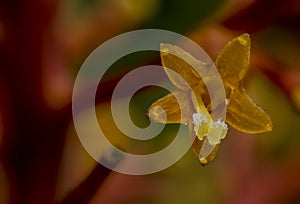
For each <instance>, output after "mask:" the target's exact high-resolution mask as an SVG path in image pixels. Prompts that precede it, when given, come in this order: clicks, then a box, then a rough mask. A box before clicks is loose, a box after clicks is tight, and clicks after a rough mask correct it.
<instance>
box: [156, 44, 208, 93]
mask: <svg viewBox="0 0 300 204" xmlns="http://www.w3.org/2000/svg"><path fill="white" fill-rule="evenodd" d="M178 56H180V58H179V57H178ZM160 57H161V62H162V65H163V67H165V71H166V73H167V75H168V77H169V79H170V81H171V82H172V83H173V84H174V85H175V86H176V87H177V88H179V89H181V90H188V89H190V87H193V86H194V85H196V84H198V83H199V81H200V80H201V79H200V76H199V75H198V73H197V72H196V71H195V70H194V68H193V67H196V66H198V67H199V66H204V65H201V62H200V61H198V60H196V59H195V58H194V57H193V56H192V55H190V54H189V53H187V52H186V51H184V50H183V49H181V48H180V47H178V46H175V45H171V44H163V43H162V44H161V45H160ZM191 65H192V66H191ZM166 68H169V69H166ZM170 69H171V70H173V71H175V72H176V73H177V74H176V73H174V72H172V71H170ZM179 76H181V77H179Z"/></svg>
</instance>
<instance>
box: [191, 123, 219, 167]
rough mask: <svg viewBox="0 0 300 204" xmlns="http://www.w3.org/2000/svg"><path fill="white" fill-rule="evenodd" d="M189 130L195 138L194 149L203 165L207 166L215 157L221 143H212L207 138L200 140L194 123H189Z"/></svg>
mask: <svg viewBox="0 0 300 204" xmlns="http://www.w3.org/2000/svg"><path fill="white" fill-rule="evenodd" d="M189 130H190V134H191V136H192V138H195V140H194V142H193V145H192V148H193V151H194V153H195V154H196V155H197V157H198V159H199V161H200V164H201V165H202V166H206V165H207V164H209V163H210V162H211V161H212V160H213V159H214V158H215V156H216V154H217V152H218V149H219V146H220V145H219V144H217V145H210V144H209V143H208V141H207V139H205V140H199V139H198V137H197V136H195V132H194V127H193V125H192V124H190V125H189ZM193 136H194V137H193Z"/></svg>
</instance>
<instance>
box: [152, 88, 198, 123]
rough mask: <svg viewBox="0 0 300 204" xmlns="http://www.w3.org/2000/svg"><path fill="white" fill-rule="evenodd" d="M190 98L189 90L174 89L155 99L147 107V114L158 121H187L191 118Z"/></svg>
mask: <svg viewBox="0 0 300 204" xmlns="http://www.w3.org/2000/svg"><path fill="white" fill-rule="evenodd" d="M177 99H178V101H177ZM190 100H191V99H190V92H189V91H187V92H182V91H179V90H177V91H174V92H172V93H170V94H168V95H166V96H165V97H163V98H161V99H158V100H157V101H155V102H154V103H153V104H152V105H151V106H150V107H149V109H148V116H149V118H150V119H151V120H152V121H154V122H158V123H164V124H165V123H187V122H189V121H191V118H192V110H191V105H190V103H191V102H190ZM179 103H181V106H182V107H181V108H180V106H179Z"/></svg>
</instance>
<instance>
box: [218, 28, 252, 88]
mask: <svg viewBox="0 0 300 204" xmlns="http://www.w3.org/2000/svg"><path fill="white" fill-rule="evenodd" d="M250 47H251V42H250V37H249V34H243V35H241V36H239V37H237V38H235V39H233V40H232V41H230V42H229V43H228V44H227V45H226V46H225V47H224V48H223V50H222V51H221V53H220V54H219V55H218V57H217V60H216V63H215V64H216V66H217V68H218V70H219V72H220V74H221V77H222V79H223V81H224V82H226V83H228V84H229V85H230V86H231V87H236V86H237V85H238V82H239V81H241V80H242V78H244V76H245V74H246V72H247V70H248V66H249V61H250Z"/></svg>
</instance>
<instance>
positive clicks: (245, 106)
mask: <svg viewBox="0 0 300 204" xmlns="http://www.w3.org/2000/svg"><path fill="white" fill-rule="evenodd" d="M226 122H228V123H229V124H230V125H231V126H232V127H234V128H235V129H237V130H239V131H241V132H246V133H262V132H268V131H271V130H272V121H271V118H270V116H269V115H268V114H267V113H266V112H265V111H264V110H263V109H262V108H260V107H259V106H258V105H256V104H255V103H254V102H253V101H252V100H251V98H250V97H249V96H248V95H247V93H246V91H245V89H244V88H242V87H241V86H239V87H238V88H236V89H233V90H232V92H231V96H230V99H229V105H228V107H227V116H226Z"/></svg>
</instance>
